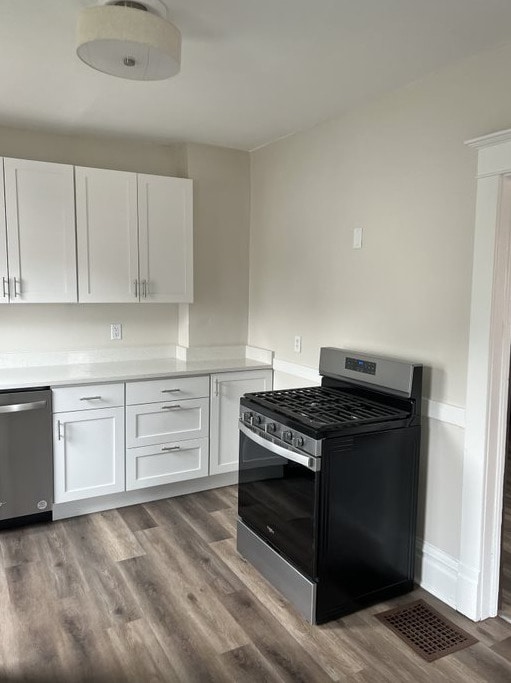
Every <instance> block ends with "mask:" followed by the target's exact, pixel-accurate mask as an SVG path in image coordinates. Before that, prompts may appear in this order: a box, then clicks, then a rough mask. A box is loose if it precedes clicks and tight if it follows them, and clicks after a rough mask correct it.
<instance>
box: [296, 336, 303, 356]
mask: <svg viewBox="0 0 511 683" xmlns="http://www.w3.org/2000/svg"><path fill="white" fill-rule="evenodd" d="M301 352H302V338H301V337H300V336H299V335H296V337H295V353H301Z"/></svg>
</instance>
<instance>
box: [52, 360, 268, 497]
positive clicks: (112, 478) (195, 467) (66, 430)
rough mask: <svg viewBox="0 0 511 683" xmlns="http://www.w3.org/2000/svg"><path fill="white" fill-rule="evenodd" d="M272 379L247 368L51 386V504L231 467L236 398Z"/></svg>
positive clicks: (226, 470) (235, 443)
mask: <svg viewBox="0 0 511 683" xmlns="http://www.w3.org/2000/svg"><path fill="white" fill-rule="evenodd" d="M272 378H273V373H272V370H246V371H243V372H225V373H221V374H216V375H211V377H209V376H207V375H206V376H199V377H178V378H166V379H161V378H158V379H154V380H144V381H141V382H136V381H131V382H127V383H126V384H124V383H121V382H118V383H111V384H97V385H82V386H70V387H58V388H55V389H53V411H54V415H53V443H54V488H55V491H54V493H55V503H57V504H58V503H70V502H72V501H79V500H83V499H85V498H96V497H99V496H106V495H108V494H114V493H122V492H123V491H134V490H136V489H144V488H150V487H154V486H162V485H165V484H174V483H177V482H184V481H188V480H191V479H200V478H205V477H208V475H215V474H222V473H229V472H235V471H236V470H237V468H238V440H239V438H238V413H239V401H240V398H241V396H243V394H245V393H249V392H255V391H265V390H268V389H271V387H272ZM210 390H211V391H210ZM210 395H211V400H210ZM162 398H164V399H165V398H167V399H172V400H164V401H162V400H161V399H162ZM96 509H97V508H96Z"/></svg>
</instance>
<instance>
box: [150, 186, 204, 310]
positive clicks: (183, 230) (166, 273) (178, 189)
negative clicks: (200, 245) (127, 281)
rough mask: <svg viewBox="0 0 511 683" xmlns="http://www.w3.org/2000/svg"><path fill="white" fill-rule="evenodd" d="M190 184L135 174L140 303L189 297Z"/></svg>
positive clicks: (191, 232)
mask: <svg viewBox="0 0 511 683" xmlns="http://www.w3.org/2000/svg"><path fill="white" fill-rule="evenodd" d="M192 207H193V202H192V181H191V180H188V179H185V178H167V177H163V176H154V175H141V174H139V175H138V215H139V224H138V225H139V249H140V251H139V254H140V282H141V300H142V301H148V302H153V303H156V302H179V303H182V302H190V301H192V298H193V215H192V211H193V209H192Z"/></svg>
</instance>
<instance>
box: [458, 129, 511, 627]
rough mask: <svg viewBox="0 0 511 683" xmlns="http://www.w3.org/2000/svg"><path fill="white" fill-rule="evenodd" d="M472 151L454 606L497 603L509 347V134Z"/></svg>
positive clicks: (488, 610) (486, 611) (479, 610)
mask: <svg viewBox="0 0 511 683" xmlns="http://www.w3.org/2000/svg"><path fill="white" fill-rule="evenodd" d="M467 144H468V145H470V146H471V147H474V148H476V149H478V181H477V201H476V219H475V236H474V265H473V274H472V297H471V311H470V337H469V353H468V370H467V399H466V426H465V452H464V460H463V490H462V517H461V543H460V562H459V576H458V590H457V596H456V605H457V609H458V610H459V611H460V612H462V613H463V614H465V615H466V616H468V617H469V618H471V619H474V620H480V619H486V618H487V617H491V616H495V615H496V614H497V608H498V592H499V571H500V545H501V538H500V533H501V523H502V502H503V480H504V464H505V456H506V452H505V451H506V432H507V404H508V383H509V354H510V348H511V306H510V304H509V302H510V301H511V282H510V275H511V248H510V246H511V176H510V175H509V174H510V173H511V131H503V132H499V133H496V134H494V135H487V136H484V137H483V138H478V139H477V140H471V141H469V142H468V143H467Z"/></svg>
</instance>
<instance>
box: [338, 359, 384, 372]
mask: <svg viewBox="0 0 511 683" xmlns="http://www.w3.org/2000/svg"><path fill="white" fill-rule="evenodd" d="M344 367H345V369H346V370H354V371H355V372H363V373H364V374H366V375H375V374H376V363H372V362H371V361H368V360H361V359H360V358H346V362H345V364H344Z"/></svg>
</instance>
